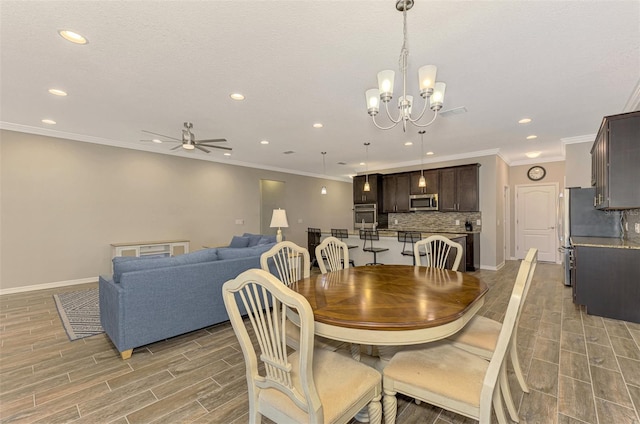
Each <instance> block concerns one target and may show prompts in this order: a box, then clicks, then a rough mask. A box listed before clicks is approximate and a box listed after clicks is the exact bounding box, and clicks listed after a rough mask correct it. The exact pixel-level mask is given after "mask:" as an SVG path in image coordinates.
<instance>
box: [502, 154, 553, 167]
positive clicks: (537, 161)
mask: <svg viewBox="0 0 640 424" xmlns="http://www.w3.org/2000/svg"><path fill="white" fill-rule="evenodd" d="M564 161H565V158H564V157H562V156H555V157H549V158H544V159H540V158H533V159H523V160H516V161H513V162H512V163H511V164H510V165H509V166H520V165H534V164H540V163H549V162H564Z"/></svg>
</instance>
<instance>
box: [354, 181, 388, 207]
mask: <svg viewBox="0 0 640 424" xmlns="http://www.w3.org/2000/svg"><path fill="white" fill-rule="evenodd" d="M366 180H367V177H366V175H358V176H355V177H353V203H354V204H362V203H376V204H378V208H380V206H381V203H382V174H369V187H370V190H369V191H364V183H365V181H366Z"/></svg>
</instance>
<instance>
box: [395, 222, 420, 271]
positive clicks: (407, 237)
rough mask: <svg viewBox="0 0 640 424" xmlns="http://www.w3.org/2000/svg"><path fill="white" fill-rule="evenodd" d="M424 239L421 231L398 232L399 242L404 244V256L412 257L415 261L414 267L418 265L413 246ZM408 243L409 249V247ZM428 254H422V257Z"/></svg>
mask: <svg viewBox="0 0 640 424" xmlns="http://www.w3.org/2000/svg"><path fill="white" fill-rule="evenodd" d="M421 239H422V234H421V233H420V232H419V231H398V241H400V242H402V243H403V245H402V252H400V253H401V254H402V256H411V259H412V260H413V266H415V265H416V257H415V256H414V252H413V244H414V243H415V242H417V241H420V240H421ZM407 243H408V244H409V247H407ZM426 255H427V252H422V251H421V252H420V256H426Z"/></svg>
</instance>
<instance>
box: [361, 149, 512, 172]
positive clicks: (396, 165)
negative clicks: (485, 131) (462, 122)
mask: <svg viewBox="0 0 640 424" xmlns="http://www.w3.org/2000/svg"><path fill="white" fill-rule="evenodd" d="M499 153H500V149H490V150H478V151H476V152H467V153H460V154H456V155H449V156H437V157H433V158H431V159H427V160H424V161H422V162H421V161H419V160H412V161H407V162H396V163H392V164H388V165H385V166H384V168H380V167H378V168H369V171H367V172H368V173H371V172H372V171H385V170H387V169H395V168H404V167H407V166H416V165H418V166H420V165H427V164H430V163H439V162H447V161H452V160H458V159H473V158H478V157H482V156H495V155H498V154H499ZM365 173H366V172H358V175H364V174H365Z"/></svg>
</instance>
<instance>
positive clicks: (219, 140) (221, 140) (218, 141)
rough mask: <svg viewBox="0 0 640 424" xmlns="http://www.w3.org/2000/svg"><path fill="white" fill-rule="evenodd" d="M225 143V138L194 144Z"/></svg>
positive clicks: (199, 141) (198, 141)
mask: <svg viewBox="0 0 640 424" xmlns="http://www.w3.org/2000/svg"><path fill="white" fill-rule="evenodd" d="M225 141H227V139H226V138H212V139H210V140H197V141H196V143H200V144H202V143H224V142H225Z"/></svg>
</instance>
